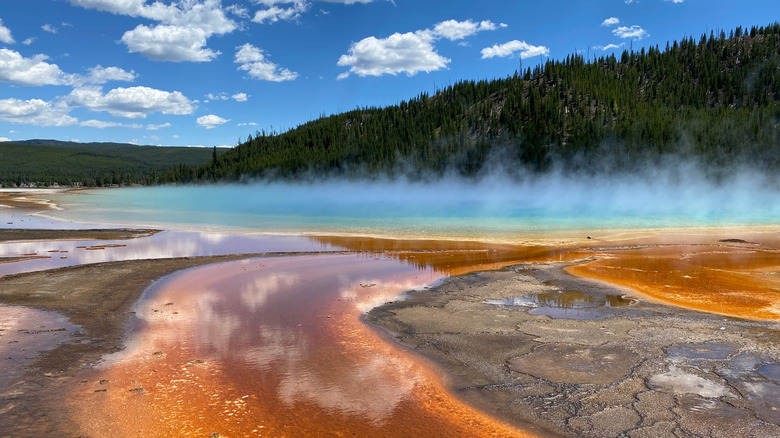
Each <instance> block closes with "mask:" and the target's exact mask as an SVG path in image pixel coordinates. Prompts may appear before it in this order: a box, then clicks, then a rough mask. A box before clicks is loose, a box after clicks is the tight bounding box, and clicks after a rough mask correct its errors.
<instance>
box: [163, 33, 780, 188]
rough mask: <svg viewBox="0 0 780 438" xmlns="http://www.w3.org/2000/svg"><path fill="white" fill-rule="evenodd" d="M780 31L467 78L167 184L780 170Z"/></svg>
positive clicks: (285, 137)
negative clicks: (669, 167)
mask: <svg viewBox="0 0 780 438" xmlns="http://www.w3.org/2000/svg"><path fill="white" fill-rule="evenodd" d="M779 44H780V24H778V23H774V24H772V25H769V26H766V27H753V28H751V29H749V30H745V29H742V28H737V29H735V30H733V31H731V32H730V33H729V34H728V35H727V34H726V33H725V32H720V33H719V34H715V33H710V35H702V36H701V38H699V39H698V40H695V39H694V38H692V37H691V38H686V39H682V40H681V41H679V42H678V41H674V42H672V43H668V44H667V45H666V47H664V48H663V49H661V48H659V47H657V46H656V47H650V48H648V49H644V48H643V49H641V50H640V51H624V52H622V54H620V55H619V56H615V55H609V56H603V57H600V58H597V59H593V60H585V59H584V58H583V57H582V56H581V55H579V54H574V55H570V56H568V57H566V59H563V60H558V61H553V60H548V61H546V62H545V63H544V64H542V65H539V66H536V67H534V68H528V69H526V70H525V71H522V72H515V73H514V74H513V75H511V76H509V77H506V78H503V79H496V80H491V81H479V82H475V81H463V82H460V83H457V84H455V85H452V86H450V87H447V88H445V89H442V90H439V91H437V92H436V93H435V94H433V95H430V96H429V95H428V94H425V93H423V94H420V95H419V96H418V97H416V98H414V99H411V100H408V101H403V102H401V103H400V104H398V105H394V106H390V107H386V108H358V109H356V110H354V111H350V112H346V113H343V114H337V115H333V116H330V117H324V118H321V119H318V120H315V121H312V122H309V123H306V124H304V125H301V126H299V127H297V128H296V129H293V130H291V131H288V132H285V133H281V134H278V133H266V132H257V133H256V134H255V135H254V136H252V135H250V136H249V138H248V139H247V140H246V142H244V143H242V144H240V145H239V146H238V147H236V148H233V149H232V150H230V151H228V152H227V153H225V154H224V155H221V156H219V157H213V159H212V160H211V161H210V162H208V163H206V164H204V165H202V166H199V167H193V168H187V167H180V168H177V169H175V170H174V171H171V172H167V173H165V174H163V175H162V176H161V178H160V181H161V182H181V181H185V182H186V181H208V180H236V179H241V178H247V177H264V178H301V177H304V176H306V175H312V174H314V175H333V174H337V175H341V176H349V177H360V176H366V175H368V176H371V175H380V174H381V175H385V174H386V175H390V176H393V175H399V174H404V175H406V176H410V177H412V178H423V177H429V176H434V177H435V176H438V175H443V174H445V173H452V172H455V173H457V174H460V175H464V176H479V175H481V174H483V173H485V172H487V171H488V169H490V168H492V167H494V165H495V163H500V165H501V166H503V167H505V168H506V169H510V170H511V169H524V170H531V171H536V172H544V171H546V170H549V169H551V168H554V167H555V168H563V169H566V170H572V171H586V172H630V171H632V170H633V169H636V168H637V167H639V166H643V165H645V164H647V163H654V162H655V163H657V162H659V161H662V160H665V159H669V158H671V159H681V158H692V159H694V160H697V161H700V162H702V163H704V164H705V165H706V166H708V167H709V168H711V169H723V168H726V167H728V166H729V165H731V164H732V163H734V162H737V161H739V162H740V163H748V164H750V165H752V166H756V167H758V168H761V169H776V168H777V166H778V164H780V163H779V160H780V127H779V124H778V121H779V120H780V103H779V99H780V67H779V66H780V45H779Z"/></svg>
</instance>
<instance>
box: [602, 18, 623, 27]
mask: <svg viewBox="0 0 780 438" xmlns="http://www.w3.org/2000/svg"><path fill="white" fill-rule="evenodd" d="M618 23H620V20H619V19H618V18H617V17H609V18H607V19H605V20H604V21H602V22H601V25H602V26H604V27H609V26H614V25H616V24H618Z"/></svg>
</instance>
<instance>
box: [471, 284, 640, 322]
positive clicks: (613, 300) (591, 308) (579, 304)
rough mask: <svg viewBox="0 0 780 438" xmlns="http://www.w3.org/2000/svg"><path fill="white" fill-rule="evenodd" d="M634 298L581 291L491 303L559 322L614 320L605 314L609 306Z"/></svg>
mask: <svg viewBox="0 0 780 438" xmlns="http://www.w3.org/2000/svg"><path fill="white" fill-rule="evenodd" d="M635 302H636V300H635V299H633V298H627V297H624V296H622V295H610V294H607V295H604V296H603V297H597V296H594V295H591V294H588V293H585V292H580V291H555V292H542V293H535V294H528V295H524V296H519V297H510V298H506V299H503V300H488V301H486V303H487V304H494V305H497V306H500V307H502V308H510V309H511V308H513V307H514V308H519V309H523V310H528V313H530V314H531V315H547V316H549V317H550V318H556V319H577V320H592V319H604V318H611V317H612V316H613V315H611V314H609V313H606V312H604V309H606V308H610V307H625V306H630V305H631V304H633V303H635Z"/></svg>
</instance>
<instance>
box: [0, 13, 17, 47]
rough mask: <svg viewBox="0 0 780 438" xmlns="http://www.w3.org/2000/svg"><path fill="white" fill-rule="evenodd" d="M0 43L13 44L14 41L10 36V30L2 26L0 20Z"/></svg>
mask: <svg viewBox="0 0 780 438" xmlns="http://www.w3.org/2000/svg"><path fill="white" fill-rule="evenodd" d="M0 43H6V44H13V43H14V39H13V37H12V36H11V29H9V28H7V27H5V26H4V25H3V20H2V19H0Z"/></svg>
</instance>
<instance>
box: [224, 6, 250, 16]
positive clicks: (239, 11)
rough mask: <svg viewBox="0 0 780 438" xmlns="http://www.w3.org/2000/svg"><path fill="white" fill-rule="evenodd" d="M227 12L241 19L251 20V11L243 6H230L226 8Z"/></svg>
mask: <svg viewBox="0 0 780 438" xmlns="http://www.w3.org/2000/svg"><path fill="white" fill-rule="evenodd" d="M225 10H226V11H228V12H230V13H231V14H233V15H235V16H237V17H241V18H249V9H247V8H246V7H244V6H241V5H230V6H228V7H226V8H225Z"/></svg>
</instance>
